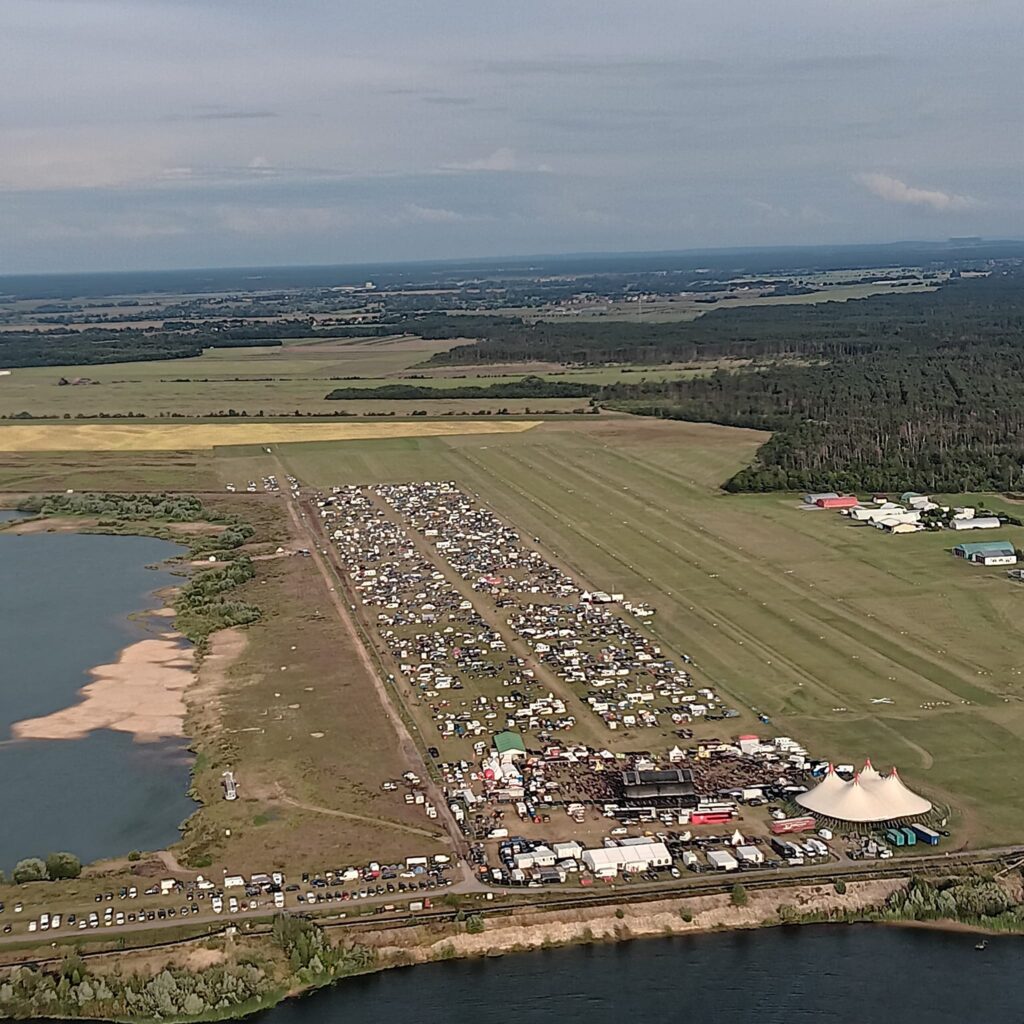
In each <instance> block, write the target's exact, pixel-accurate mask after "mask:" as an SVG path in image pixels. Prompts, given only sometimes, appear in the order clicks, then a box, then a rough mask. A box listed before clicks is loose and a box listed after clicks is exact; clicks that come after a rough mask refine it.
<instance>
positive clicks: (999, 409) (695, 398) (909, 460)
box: [602, 343, 1024, 493]
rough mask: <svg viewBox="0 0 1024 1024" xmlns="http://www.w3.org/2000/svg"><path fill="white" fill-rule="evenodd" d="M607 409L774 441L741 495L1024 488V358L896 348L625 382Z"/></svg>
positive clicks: (1009, 349)
mask: <svg viewBox="0 0 1024 1024" xmlns="http://www.w3.org/2000/svg"><path fill="white" fill-rule="evenodd" d="M602 401H603V404H604V405H606V406H607V407H609V408H614V409H619V410H623V411H628V412H633V413H638V414H641V415H651V416H660V417H664V418H668V419H681V420H690V421H697V422H712V423H723V424H726V425H729V426H736V427H751V428H755V429H758V430H769V431H772V432H773V433H772V437H771V438H770V439H769V440H768V441H767V442H766V443H765V444H764V445H763V446H762V447H761V448H760V450H759V451H758V452H757V455H756V457H755V459H754V462H753V463H752V464H751V465H750V466H748V467H746V468H745V469H742V470H740V472H739V473H737V474H736V475H735V476H733V477H732V479H730V480H729V481H728V482H727V483H726V488H727V489H728V490H733V491H773V490H805V489H806V490H816V489H826V490H839V491H846V490H861V491H891V490H906V489H913V490H921V491H934V492H940V493H942V492H946V493H949V492H964V491H975V490H1014V489H1019V488H1020V487H1021V486H1022V485H1024V348H1018V347H1017V346H1016V345H1014V344H1012V343H1004V344H985V343H978V344H975V345H971V346H966V347H960V346H945V347H941V348H937V349H934V350H932V351H930V352H921V351H906V350H903V349H899V348H890V349H886V350H882V351H879V352H870V353H864V354H861V355H856V356H848V357H846V358H844V359H836V360H833V361H830V362H827V363H819V364H813V365H796V364H793V363H787V362H777V363H774V364H772V365H770V366H766V367H761V368H757V369H745V370H738V371H727V370H718V371H716V372H714V373H712V374H711V375H710V376H708V377H703V378H702V377H697V378H691V379H687V380H678V381H670V382H665V383H659V384H656V385H650V384H640V385H626V384H616V385H613V386H610V387H608V388H606V389H605V391H604V392H603V393H602Z"/></svg>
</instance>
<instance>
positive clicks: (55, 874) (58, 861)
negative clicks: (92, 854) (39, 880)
mask: <svg viewBox="0 0 1024 1024" xmlns="http://www.w3.org/2000/svg"><path fill="white" fill-rule="evenodd" d="M46 873H47V874H48V875H49V876H50V878H51V879H53V881H55V882H56V881H59V880H60V879H62V878H77V877H78V876H79V875H80V874H81V873H82V862H81V861H80V860H79V859H78V858H77V857H76V856H75V855H74V854H73V853H51V854H50V855H49V857H47V858H46Z"/></svg>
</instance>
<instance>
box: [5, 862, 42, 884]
mask: <svg viewBox="0 0 1024 1024" xmlns="http://www.w3.org/2000/svg"><path fill="white" fill-rule="evenodd" d="M12 877H13V878H14V881H15V882H19V883H20V882H42V881H44V880H45V879H46V865H45V864H44V863H43V862H42V861H41V860H40V859H39V858H38V857H27V858H26V859H25V860H19V861H18V863H17V864H15V865H14V875H13V876H12Z"/></svg>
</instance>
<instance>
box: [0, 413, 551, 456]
mask: <svg viewBox="0 0 1024 1024" xmlns="http://www.w3.org/2000/svg"><path fill="white" fill-rule="evenodd" d="M539 422H540V421H539V420H514V421H509V422H504V423H503V422H495V421H493V420H466V421H463V422H452V423H439V422H436V421H435V422H425V423H415V422H390V423H389V422H374V423H213V424H207V423H181V424H167V425H164V424H161V423H136V424H131V425H128V424H112V423H88V424H83V423H74V424H68V425H67V426H64V425H62V424H57V423H47V424H39V425H34V424H23V423H19V424H15V425H12V426H4V427H0V451H4V452H110V451H119V452H129V451H137V452H162V451H195V450H197V449H203V448H217V447H223V446H225V445H245V444H288V443H291V442H297V441H371V440H374V439H376V438H383V437H449V436H452V435H455V434H518V433H521V432H522V431H524V430H529V429H530V428H531V427H535V426H537V424H538V423H539Z"/></svg>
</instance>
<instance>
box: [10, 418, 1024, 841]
mask: <svg viewBox="0 0 1024 1024" xmlns="http://www.w3.org/2000/svg"><path fill="white" fill-rule="evenodd" d="M235 425H236V424H230V423H227V424H226V423H222V422H213V423H211V422H207V423H203V424H196V425H188V424H183V425H181V426H196V427H197V428H198V429H200V430H202V431H205V432H209V434H210V436H209V437H205V438H204V439H203V442H202V445H201V446H200V447H197V448H193V449H188V450H175V451H131V450H127V449H124V450H120V451H118V450H107V451H102V452H85V451H82V452H73V451H69V450H67V448H65V449H64V450H62V451H50V452H36V451H21V452H15V453H13V454H10V455H7V456H5V458H4V459H3V460H2V465H0V488H2V489H3V490H6V491H8V492H18V491H28V490H40V489H47V488H54V489H56V488H64V487H75V488H78V489H82V488H85V487H91V488H95V489H103V488H110V489H118V490H120V489H135V488H137V489H172V490H176V489H181V490H196V491H204V490H205V491H223V489H224V487H225V486H226V484H228V483H233V484H235V485H236V486H238V485H244V484H245V483H246V481H247V480H250V479H258V478H259V477H260V476H262V475H265V474H268V473H278V474H279V473H280V472H281V469H282V468H284V469H285V470H287V471H288V472H290V473H292V474H294V475H295V476H297V477H298V478H299V479H300V480H302V481H303V482H304V483H305V484H307V485H316V486H324V487H326V486H330V485H332V484H335V483H355V482H360V483H367V482H374V481H384V480H413V479H432V478H433V479H438V478H441V479H453V480H457V481H458V482H459V483H460V484H461V485H462V486H464V487H466V488H468V489H469V490H471V491H473V492H476V493H477V494H479V495H480V496H481V497H482V498H483V499H484V500H485V501H487V502H489V503H490V505H491V506H492V507H493V508H494V509H495V510H496V511H497V512H498V513H500V514H501V515H502V516H504V517H505V518H506V519H508V520H509V521H510V522H512V523H514V524H516V526H517V527H518V528H519V529H520V530H521V532H522V533H523V534H524V535H526V536H529V537H533V536H536V537H539V538H540V539H541V541H542V543H543V544H544V545H545V546H546V547H548V548H549V549H552V550H553V551H554V552H555V553H556V554H557V555H558V557H560V558H561V559H562V560H563V561H564V562H566V563H567V564H568V565H570V566H571V567H572V568H574V569H575V570H576V571H577V572H579V573H580V574H581V575H582V576H583V577H584V578H585V579H586V580H588V581H589V582H591V583H593V584H594V585H595V586H598V587H600V588H602V589H606V590H622V591H623V592H625V593H626V594H627V595H628V596H629V597H631V598H633V599H636V600H644V601H650V602H651V603H652V604H653V605H655V607H657V609H658V614H657V616H656V618H655V619H654V620H653V622H654V625H653V628H654V629H655V630H656V632H657V633H658V635H660V636H661V637H663V639H664V640H665V641H666V644H668V645H670V646H671V647H672V648H674V649H675V650H678V651H681V652H686V653H688V654H690V655H691V656H692V657H693V658H694V660H695V662H696V663H697V665H698V671H699V675H700V676H702V677H704V678H707V679H708V680H710V681H711V682H713V683H714V684H715V685H716V686H717V687H718V688H719V689H721V690H722V691H723V692H724V693H726V694H728V695H730V696H731V698H732V700H733V701H734V702H735V703H736V705H737V706H738V707H741V708H743V709H745V710H746V715H745V722H746V723H747V724H749V723H751V722H753V721H754V720H755V719H754V714H755V712H760V713H764V714H767V715H768V716H770V717H771V719H772V722H771V726H770V727H769V728H770V729H771V730H773V731H775V732H777V733H784V734H791V735H793V736H795V737H798V738H799V739H800V740H802V741H803V742H805V743H806V744H807V745H808V746H809V748H810V749H811V750H812V751H813V752H814V753H816V754H820V755H822V756H827V757H830V758H834V759H835V760H837V761H856V760H858V759H861V758H863V757H865V756H870V757H872V759H873V760H874V761H875V762H876V764H880V765H883V766H886V765H888V764H891V763H895V764H897V765H898V766H899V768H900V770H901V772H902V773H903V775H904V778H905V779H906V780H907V782H908V784H910V785H912V786H915V787H918V788H921V789H923V790H924V791H926V792H927V793H928V794H929V795H930V796H931V797H932V798H933V799H935V800H936V801H939V802H942V803H949V804H951V805H953V806H954V808H955V810H956V814H955V821H954V824H955V825H956V826H957V828H958V832H957V835H958V836H960V837H962V839H963V840H964V841H965V842H968V843H969V844H970V845H971V846H975V847H977V846H981V845H989V844H992V843H1004V842H1012V841H1016V840H1019V839H1020V837H1021V836H1020V822H1021V820H1024V796H1022V795H1021V792H1020V789H1019V786H1018V785H1017V779H1018V768H1017V764H1018V760H1019V752H1020V750H1021V740H1022V737H1024V642H1022V640H1021V639H1020V635H1019V630H1018V629H1017V628H1016V623H1017V622H1018V621H1019V602H1020V601H1021V600H1022V599H1024V594H1022V593H1021V591H1020V589H1019V585H1017V584H1014V583H1012V582H1011V581H1009V580H1008V579H1007V577H1006V574H1005V571H1004V570H999V569H982V568H978V567H973V566H967V565H965V564H963V563H962V562H959V561H957V560H954V559H953V558H952V556H951V555H950V554H949V550H948V549H949V548H950V547H951V546H952V544H953V543H954V542H955V540H956V539H957V538H954V537H953V535H952V534H947V533H938V534H920V535H910V536H900V537H888V536H884V535H882V534H881V533H879V532H878V531H875V530H871V529H869V528H863V527H856V526H853V525H851V524H850V523H848V522H847V521H846V520H845V519H843V518H842V517H840V516H838V515H833V514H830V513H825V512H802V511H800V510H799V509H798V507H797V506H798V504H799V501H798V498H797V497H796V496H794V495H777V494H776V495H726V494H723V493H722V492H721V491H720V490H719V489H718V485H719V484H720V483H721V482H722V481H723V480H725V479H726V478H727V477H728V476H729V475H730V474H731V473H732V472H734V471H735V470H736V469H737V468H739V467H740V466H742V465H744V464H745V463H746V462H747V461H749V459H750V458H751V457H752V455H753V453H754V452H755V451H756V449H757V447H758V446H759V445H760V444H761V443H762V442H763V441H764V439H765V435H763V434H759V433H756V432H753V431H744V430H735V429H731V428H725V427H717V426H711V425H704V424H684V423H670V422H661V421H655V420H650V419H640V418H631V417H627V416H613V415H602V416H599V417H595V416H587V417H571V418H568V417H567V418H559V419H551V420H547V421H544V422H542V423H540V424H539V425H532V424H526V423H524V422H523V421H515V420H509V421H493V420H479V421H475V420H473V419H472V418H470V417H466V418H465V419H463V420H460V421H447V423H441V424H440V425H442V426H450V427H452V428H456V430H455V432H448V431H445V432H444V433H443V435H441V434H439V433H435V432H434V431H433V430H424V428H432V427H434V426H435V423H434V422H432V421H429V420H427V421H423V420H421V421H404V422H403V421H401V420H399V419H395V420H389V421H385V422H383V423H379V422H374V421H369V422H367V421H362V422H360V423H351V421H348V422H345V423H340V424H339V423H328V424H317V423H295V422H294V421H293V422H292V423H290V424H275V423H273V422H272V421H266V422H265V423H251V422H249V423H245V424H238V426H242V427H244V428H246V429H249V428H250V427H251V428H255V429H257V430H264V431H266V430H269V429H275V430H276V429H278V428H279V427H284V426H287V427H291V428H296V427H307V426H308V427H313V428H317V427H321V426H323V427H332V428H333V427H339V428H348V429H351V427H354V426H355V427H361V426H367V427H372V428H377V429H382V428H391V429H392V431H393V432H392V433H390V434H389V433H388V432H386V431H384V432H382V433H378V434H377V435H376V436H372V437H366V436H363V437H358V436H353V435H352V434H349V435H348V436H349V438H350V439H348V440H337V439H335V440H302V441H293V440H290V439H288V438H285V439H283V440H282V439H281V437H280V436H277V435H275V436H273V437H272V436H271V435H269V434H266V433H264V434H260V435H259V441H256V440H255V438H253V439H251V440H249V441H248V443H243V444H230V443H226V444H225V443H218V441H229V440H230V438H229V437H228V435H226V434H223V433H221V432H222V431H225V430H228V429H229V428H230V427H232V426H235ZM478 425H479V426H480V427H485V428H487V429H488V430H489V431H493V430H494V428H511V429H507V430H501V431H499V432H488V433H485V434H484V433H470V432H467V431H469V430H476V429H477V426H478ZM22 426H23V427H26V428H28V429H47V430H54V431H55V430H76V429H87V428H89V427H93V426H95V428H96V429H104V428H105V427H107V426H108V425H107V424H74V423H72V424H64V425H60V424H52V425H47V426H44V425H37V424H21V425H17V426H14V425H5V426H2V427H0V448H3V447H4V442H3V434H4V432H6V431H10V430H16V429H19V428H20V427H22ZM120 426H122V425H120V424H119V425H118V427H120ZM124 426H127V425H124ZM131 426H132V427H139V426H141V427H143V428H145V427H146V426H147V425H146V424H132V425H131ZM150 426H151V427H152V429H155V430H159V431H166V430H167V429H169V426H170V425H168V424H156V423H154V424H151V425H150ZM526 426H529V427H530V429H525V427H526ZM413 428H415V429H413ZM431 433H433V434H434V436H428V435H429V434H431ZM62 436H66V437H69V436H70V435H62ZM294 436H299V435H294ZM190 443H191V444H196V445H198V444H199V442H195V441H192V442H190ZM270 444H272V445H273V452H272V453H271V454H268V453H266V452H265V450H264V447H265V445H270ZM211 446H212V447H211ZM988 503H989V504H990V505H992V504H996V505H998V504H999V502H998V501H996V500H995V499H989V500H988ZM1021 532H1022V531H1021V530H1020V529H1019V528H1012V527H1011V528H1007V530H1005V531H1000V536H1003V535H1004V533H1005V535H1006V536H1007V537H1008V539H1011V540H1014V541H1015V542H1016V543H1017V544H1018V546H1022V545H1024V538H1022V537H1021V536H1020V534H1021ZM878 698H888V699H891V700H892V703H891V704H873V703H871V702H872V700H874V699H878ZM723 731H724V732H725V731H728V732H731V731H732V730H731V728H730V727H725V726H724V727H723ZM662 741H663V738H662V737H654V736H652V737H651V743H652V745H653V744H654V743H655V742H658V743H661V742H662Z"/></svg>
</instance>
